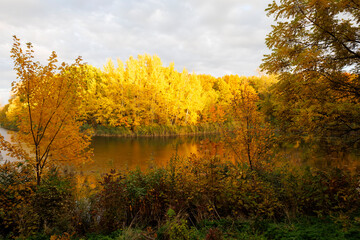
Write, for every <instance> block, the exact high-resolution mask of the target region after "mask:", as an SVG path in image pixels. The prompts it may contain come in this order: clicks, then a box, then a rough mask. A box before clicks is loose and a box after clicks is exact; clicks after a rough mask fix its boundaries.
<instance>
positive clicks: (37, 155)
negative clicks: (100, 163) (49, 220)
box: [1, 36, 91, 184]
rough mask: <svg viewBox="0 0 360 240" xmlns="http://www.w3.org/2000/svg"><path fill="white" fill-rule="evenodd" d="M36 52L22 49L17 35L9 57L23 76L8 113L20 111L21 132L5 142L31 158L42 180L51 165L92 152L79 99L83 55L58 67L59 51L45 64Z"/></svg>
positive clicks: (6, 147) (13, 150)
mask: <svg viewBox="0 0 360 240" xmlns="http://www.w3.org/2000/svg"><path fill="white" fill-rule="evenodd" d="M33 53H34V50H33V47H32V45H31V43H28V44H27V48H26V50H25V51H24V50H23V49H22V48H21V44H20V40H19V39H18V38H16V36H14V44H13V47H12V49H11V57H12V59H13V60H14V65H15V67H14V69H15V71H16V72H17V78H18V80H19V81H17V82H13V84H12V86H13V88H12V91H13V92H14V94H15V96H16V99H17V101H16V105H13V106H12V110H11V112H10V113H9V114H10V115H11V114H12V115H16V116H17V118H18V122H17V123H18V129H19V131H18V132H17V133H16V134H15V139H13V142H15V144H13V145H12V144H9V143H8V142H5V141H4V140H3V138H1V140H2V141H1V146H2V149H3V150H8V151H10V154H12V155H13V156H16V157H18V158H22V159H23V160H26V161H28V162H29V164H31V165H32V166H33V167H34V170H35V173H36V181H37V184H40V183H41V177H42V175H43V173H44V170H45V169H46V168H47V167H48V166H50V165H52V164H59V163H63V162H70V161H71V162H73V161H86V160H88V159H89V158H90V153H91V151H90V150H89V148H88V147H89V144H90V136H89V135H88V134H87V133H86V132H79V131H80V126H81V124H82V123H81V122H79V121H77V120H78V119H77V118H78V106H79V104H80V101H81V97H80V94H78V93H79V92H81V89H82V88H83V77H82V73H81V68H80V66H81V59H80V58H78V59H76V61H75V63H74V64H72V65H68V64H66V63H62V64H61V65H60V66H57V65H56V62H57V55H56V53H55V52H53V53H52V54H51V55H50V57H49V59H48V64H47V65H45V66H44V65H41V64H40V63H39V62H35V61H34V60H33V58H34V55H33ZM14 102H15V101H13V104H14ZM16 143H18V144H16Z"/></svg>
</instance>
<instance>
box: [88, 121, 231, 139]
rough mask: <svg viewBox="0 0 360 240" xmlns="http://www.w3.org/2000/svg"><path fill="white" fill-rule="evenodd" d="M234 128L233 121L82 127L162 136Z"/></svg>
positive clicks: (128, 134)
mask: <svg viewBox="0 0 360 240" xmlns="http://www.w3.org/2000/svg"><path fill="white" fill-rule="evenodd" d="M233 128H234V123H224V124H214V123H212V124H210V123H203V124H197V125H188V126H177V125H150V126H138V127H136V128H135V129H130V128H127V127H111V126H102V125H96V126H90V125H84V126H83V129H92V130H93V133H94V136H120V137H139V136H151V137H163V136H184V135H202V134H203V135H206V134H214V133H220V132H223V131H225V130H231V129H233Z"/></svg>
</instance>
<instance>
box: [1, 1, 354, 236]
mask: <svg viewBox="0 0 360 240" xmlns="http://www.w3.org/2000/svg"><path fill="white" fill-rule="evenodd" d="M267 12H268V14H269V15H271V16H273V17H274V18H275V20H276V21H277V24H276V25H274V26H273V30H272V32H271V33H269V35H268V37H267V39H266V44H267V46H268V47H269V49H270V50H271V53H270V54H268V55H265V57H264V60H263V64H262V65H261V69H262V71H263V72H264V74H262V75H259V76H254V77H239V76H237V75H230V76H223V77H213V76H210V75H201V74H196V73H189V72H188V71H187V70H185V69H184V70H183V71H182V72H179V71H177V70H176V69H175V65H174V64H170V66H163V64H162V63H161V60H160V58H159V57H157V56H149V55H139V56H138V57H137V58H129V59H128V60H127V61H126V62H125V63H123V62H122V61H120V60H118V61H117V65H116V66H115V64H114V63H113V62H112V61H111V60H109V61H108V62H107V63H106V64H105V65H104V67H103V69H98V68H95V67H93V66H91V65H89V64H83V63H82V60H81V58H78V59H76V60H75V63H73V64H66V63H62V64H58V63H57V55H56V53H52V54H51V55H50V57H49V60H48V62H47V64H46V65H42V64H40V63H39V62H36V61H34V51H33V47H32V45H31V44H30V43H29V44H27V46H26V47H25V48H23V47H22V46H21V43H20V40H19V39H18V38H17V37H15V36H14V44H13V48H12V49H11V57H12V59H13V61H14V69H15V71H16V73H17V76H18V80H17V81H15V82H14V83H13V86H12V87H13V89H12V91H13V93H14V95H13V96H12V98H11V99H10V101H9V104H7V105H6V106H4V107H3V108H2V110H1V113H0V122H1V126H2V127H5V128H12V129H16V134H14V137H13V139H12V141H11V142H8V141H6V140H5V139H4V138H3V137H2V136H1V137H0V149H1V150H2V151H3V150H5V151H7V152H8V153H9V155H10V156H12V157H15V158H17V159H18V160H19V161H18V162H15V163H14V162H12V163H11V162H3V163H1V166H0V238H4V239H10V238H21V239H25V238H28V239H53V240H55V239H64V240H65V239H80V238H87V239H359V238H360V218H359V216H360V201H359V199H360V198H359V195H360V193H359V188H360V185H359V182H360V177H359V169H358V168H356V167H353V166H356V165H346V166H345V165H344V166H340V167H337V168H335V167H331V168H329V169H321V170H320V169H316V168H311V167H306V168H304V167H301V166H295V165H292V164H290V162H291V159H289V158H291V156H290V157H289V155H288V154H286V152H284V151H282V150H283V149H284V148H298V147H299V146H302V145H306V146H310V147H309V148H308V149H310V150H309V153H308V154H315V153H316V151H319V149H325V150H326V151H327V152H331V151H334V152H340V151H345V150H346V151H355V152H356V151H358V148H359V141H360V137H359V130H360V122H359V121H360V120H359V119H360V104H359V101H360V98H359V97H360V95H359V93H360V72H359V69H360V26H359V22H360V19H359V17H360V4H359V3H358V2H357V1H354V0H342V1H328V0H313V1H305V0H299V1H293V0H282V1H280V3H276V2H275V1H274V2H273V3H272V4H270V5H269V8H268V9H267ZM265 73H266V74H265ZM94 134H95V135H118V136H132V137H134V136H142V135H145V136H166V135H182V134H217V135H218V136H219V139H220V140H218V141H216V142H214V141H210V140H206V141H202V142H201V143H200V144H199V149H200V153H199V154H193V155H191V156H190V157H187V158H185V157H182V156H179V155H177V154H175V155H174V156H173V157H172V158H171V159H169V162H168V164H167V165H166V166H164V167H154V168H151V169H148V170H147V171H144V172H142V171H140V170H127V171H125V170H119V169H114V170H113V171H111V172H110V173H108V174H105V175H103V176H101V177H100V178H99V179H97V180H95V181H94V180H93V179H91V178H90V177H89V176H83V175H79V174H77V173H74V172H72V171H69V170H68V169H67V168H64V167H61V166H63V165H64V163H65V164H69V163H72V164H79V163H81V164H86V162H87V161H91V156H92V150H91V149H90V147H89V146H90V141H91V137H92V136H93V135H94ZM300 149H301V148H300Z"/></svg>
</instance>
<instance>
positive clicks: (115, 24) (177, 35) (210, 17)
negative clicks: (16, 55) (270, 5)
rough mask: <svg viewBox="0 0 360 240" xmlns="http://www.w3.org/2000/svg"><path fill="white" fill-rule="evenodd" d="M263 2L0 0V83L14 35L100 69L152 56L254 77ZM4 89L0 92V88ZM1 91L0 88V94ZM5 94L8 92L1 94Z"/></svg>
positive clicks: (7, 72)
mask: <svg viewBox="0 0 360 240" xmlns="http://www.w3.org/2000/svg"><path fill="white" fill-rule="evenodd" d="M266 2H267V1H264V0H132V1H128V0H117V1H116V0H104V1H99V0H62V1H55V0H49V1H46V0H2V6H1V8H0V31H1V33H2V38H1V39H0V54H1V55H0V63H1V66H0V71H1V79H0V88H1V89H9V88H10V83H11V82H12V81H13V80H15V79H14V78H15V77H16V75H15V73H14V72H13V70H12V68H13V67H12V62H11V59H10V57H9V55H10V54H9V52H10V48H11V45H12V37H11V36H12V35H14V34H16V35H17V36H18V37H19V38H20V39H21V40H23V41H24V42H29V41H30V42H32V43H33V45H34V49H35V54H36V56H37V57H38V58H39V59H40V60H41V61H45V60H46V59H47V57H48V56H49V55H50V53H51V51H52V50H55V51H56V52H57V53H58V55H59V59H60V60H61V61H67V62H72V61H73V60H74V59H75V58H76V57H77V56H79V55H81V56H83V58H84V61H85V62H88V63H89V64H92V65H95V66H97V67H102V66H103V65H104V64H105V62H106V59H107V58H113V59H116V58H120V59H121V60H123V61H125V60H127V58H128V57H129V56H130V55H132V56H137V55H138V54H144V53H149V54H157V55H158V56H159V57H160V58H161V59H162V61H163V63H164V64H166V65H167V64H169V63H170V62H174V63H175V67H176V68H177V69H178V70H180V71H181V70H182V69H183V68H184V67H186V68H187V69H188V70H189V71H190V72H193V71H194V72H196V73H206V74H212V75H215V76H221V75H224V74H239V75H254V74H256V69H257V68H258V66H259V64H260V63H261V58H262V55H263V54H264V53H266V51H267V50H266V47H265V44H264V41H265V40H264V39H265V36H266V34H267V33H268V32H269V31H270V24H271V23H272V22H271V20H270V19H267V17H266V14H265V12H264V9H265V8H266V7H267V3H266ZM0 94H3V92H0ZM5 95H6V94H5ZM5 95H4V97H3V98H7V97H8V96H5Z"/></svg>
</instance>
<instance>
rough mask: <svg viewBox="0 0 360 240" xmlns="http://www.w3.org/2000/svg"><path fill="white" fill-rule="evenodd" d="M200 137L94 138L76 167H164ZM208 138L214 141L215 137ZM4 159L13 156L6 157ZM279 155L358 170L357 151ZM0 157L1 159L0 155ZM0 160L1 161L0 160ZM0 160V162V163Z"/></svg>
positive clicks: (193, 149) (302, 150) (91, 170)
mask: <svg viewBox="0 0 360 240" xmlns="http://www.w3.org/2000/svg"><path fill="white" fill-rule="evenodd" d="M11 133H12V132H11V131H7V130H5V129H3V128H0V134H1V135H3V136H4V138H5V140H8V141H10V138H11ZM205 138H206V137H204V136H192V137H163V138H162V137H157V138H151V137H139V138H122V137H94V138H93V140H92V144H91V147H92V148H93V149H94V157H93V161H92V162H89V163H85V164H83V165H82V166H77V167H76V170H77V171H78V172H82V173H83V174H84V175H94V176H98V175H100V174H102V173H106V172H109V171H110V170H111V169H117V170H125V169H135V168H137V167H139V168H140V169H142V170H146V169H147V168H148V167H151V166H164V165H165V164H166V163H168V161H169V160H170V158H171V156H172V155H173V154H175V153H176V152H177V153H178V155H180V156H183V157H186V156H189V155H190V154H191V153H198V146H199V143H200V141H201V140H204V139H205ZM211 139H212V140H214V141H217V139H216V136H211ZM1 155H2V157H3V161H4V160H10V161H13V160H14V159H12V158H10V157H8V156H6V152H4V151H2V152H1ZM280 156H281V157H277V158H276V159H275V160H276V161H280V160H281V161H287V162H289V163H290V164H291V165H295V166H312V167H316V168H320V169H327V168H330V167H334V166H335V167H347V168H350V169H353V170H357V169H360V151H355V150H351V151H349V150H348V149H342V148H336V146H330V147H329V146H327V147H326V146H325V147H324V146H311V145H307V146H301V147H299V148H287V149H282V150H281V154H280ZM0 159H1V158H0ZM0 161H1V160H0ZM3 161H1V162H3Z"/></svg>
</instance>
